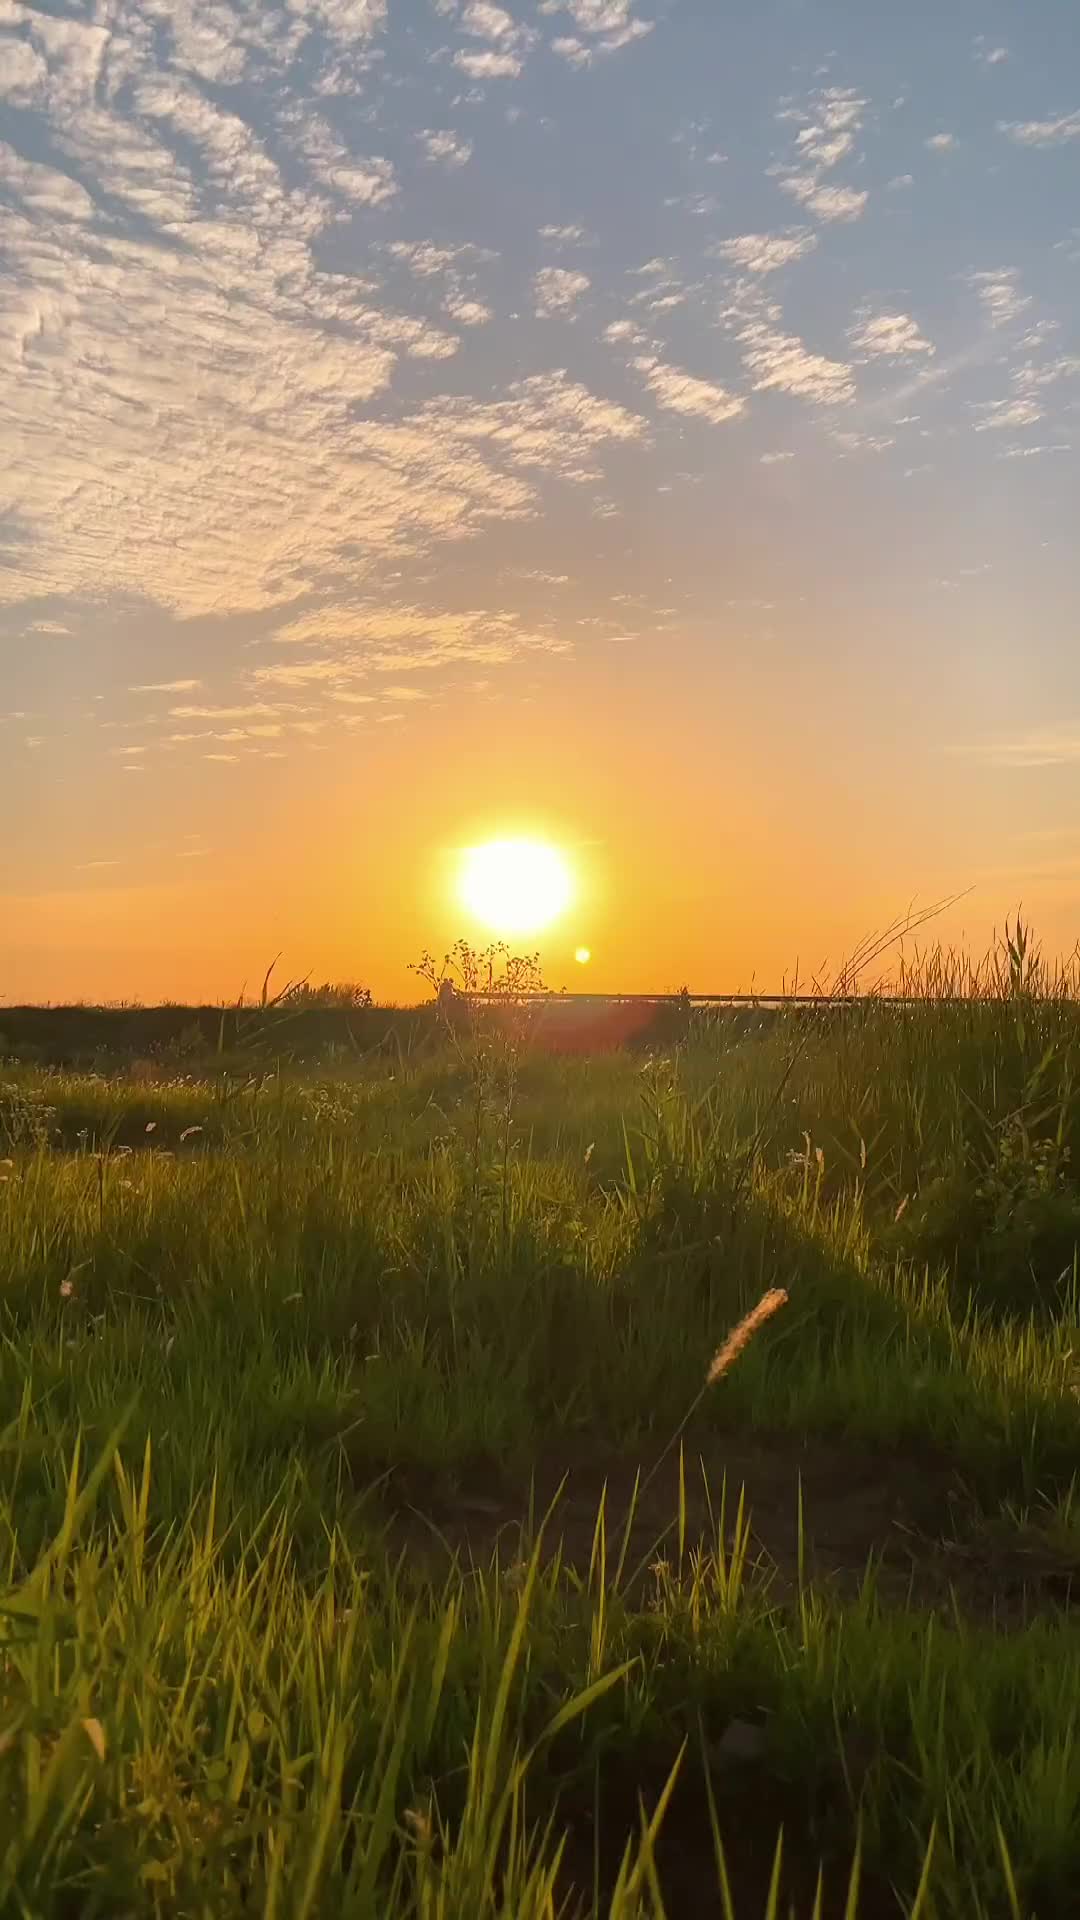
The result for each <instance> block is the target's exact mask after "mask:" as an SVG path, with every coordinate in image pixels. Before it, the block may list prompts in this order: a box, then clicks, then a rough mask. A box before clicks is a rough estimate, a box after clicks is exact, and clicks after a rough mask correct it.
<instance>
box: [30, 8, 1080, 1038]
mask: <svg viewBox="0 0 1080 1920" xmlns="http://www.w3.org/2000/svg"><path fill="white" fill-rule="evenodd" d="M1078 189H1080V34H1078V33H1077V31H1076V20H1075V17H1074V10H1073V7H1072V6H1071V5H1069V4H1066V3H1065V0H1026V3H1025V4H1024V5H1022V6H1021V5H1020V4H1019V0H1001V4H996V3H995V0H951V4H950V5H949V6H947V7H943V6H941V5H940V3H939V0H909V4H908V5H906V6H903V7H896V6H887V5H885V4H883V3H882V4H878V3H877V0H871V3H870V4H863V5H856V4H855V3H854V0H737V3H736V0H529V4H528V5H526V4H515V5H512V6H507V7H506V8H503V7H502V6H499V5H496V4H493V0H283V3H282V4H278V3H277V0H50V4H34V5H31V4H25V3H24V0H0V821H2V822H3V829H4V830H3V832H2V833H0V1001H2V1000H4V999H6V1000H7V1001H8V1002H9V1003H10V1002H13V1001H20V1000H27V999H29V1000H45V999H54V1000H55V999H63V998H87V999H101V998H123V997H140V998H142V999H146V1000H150V999H155V998H159V997H172V998H203V997H207V998H212V999H217V998H221V997H229V998H231V997H235V995H236V994H237V993H238V992H239V991H240V990H241V989H242V988H243V987H244V985H245V984H247V986H248V987H249V989H250V988H251V987H252V986H253V985H257V983H258V982H259V981H260V980H261V977H262V974H263V972H264V970H265V967H266V965H267V964H268V963H269V961H270V960H271V959H273V958H274V956H275V955H276V954H278V953H279V952H280V953H281V955H282V960H281V962H280V965H281V968H282V970H283V971H284V972H285V973H288V974H291V975H294V976H295V975H298V974H307V973H309V972H310V973H312V974H313V975H314V976H315V977H317V978H318V979H324V978H327V977H330V978H348V979H352V980H358V981H362V982H364V983H366V984H369V985H370V986H371V987H373V989H374V990H375V991H376V993H378V994H380V995H383V996H386V997H396V998H407V997H409V994H410V991H411V986H410V983H411V981H412V976H411V975H410V973H409V971H408V968H409V964H410V962H412V961H415V960H417V959H418V958H419V956H420V954H421V952H422V951H423V950H424V949H425V948H432V949H434V950H437V951H439V952H441V951H442V950H443V948H444V947H445V946H446V945H448V944H449V943H450V941H452V940H453V939H455V938H456V937H458V936H459V935H462V936H464V937H467V938H470V939H477V938H479V937H480V934H479V930H478V929H477V928H476V927H474V926H473V925H471V924H470V923H469V921H468V917H467V915H465V914H464V911H463V909H462V906H461V904H460V902H459V901H458V900H457V899H456V897H455V891H454V875H455V873H456V871H457V862H458V860H459V857H460V850H461V849H462V848H463V847H466V846H469V845H474V844H476V843H477V842H482V841H484V840H485V839H490V838H499V837H503V836H505V835H508V834H511V835H513V834H522V835H534V836H539V837H541V838H545V839H548V840H550V841H552V842H553V843H555V844H556V845H557V846H559V847H561V848H562V849H564V850H565V851H566V853H567V856H568V858H569V859H570V861H571V863H572V865H573V868H574V872H575V875H576V878H577V894H576V899H575V902H574V905H573V907H572V908H571V910H570V911H569V912H568V913H567V915H566V916H565V917H564V918H563V920H561V921H560V922H559V923H558V925H557V926H556V927H554V928H552V929H551V930H550V931H549V933H548V934H547V935H546V936H545V937H544V938H543V939H542V940H541V941H540V942H539V944H540V946H541V951H542V955H543V961H544V968H545V974H546V976H547V978H548V979H549V981H551V983H552V984H554V985H558V986H561V985H563V984H569V985H576V986H581V985H582V984H584V981H583V979H582V977H581V974H580V969H575V966H574V963H573V953H574V949H575V948H576V947H578V946H579V945H587V946H588V947H589V948H590V949H591V951H592V955H593V959H592V962H591V966H590V972H589V976H588V984H589V985H591V986H593V987H595V988H597V989H616V988H619V989H624V990H630V989H640V990H663V989H665V988H668V989H671V988H677V987H679V986H681V985H682V984H684V983H686V984H689V985H690V986H691V987H692V988H693V989H694V990H695V991H699V992H709V991H716V992H721V991H726V990H733V989H738V988H740V987H743V988H745V987H747V986H749V985H750V984H751V983H754V984H756V985H758V986H760V987H763V988H768V987H773V988H775V987H777V986H779V985H780V983H781V981H782V980H784V979H788V980H790V979H791V977H792V974H793V972H794V970H795V969H796V968H798V969H799V970H800V972H801V974H802V975H803V976H804V977H805V976H807V975H808V974H813V973H814V972H818V973H825V974H827V973H828V970H829V968H830V967H831V966H835V965H836V964H837V963H838V962H839V961H840V960H841V959H842V958H843V957H844V955H845V954H846V953H847V952H849V951H850V950H851V948H852V947H853V946H854V945H855V943H856V942H857V941H858V940H859V939H860V937H861V936H863V935H864V934H866V933H867V932H868V931H869V930H870V929H871V928H873V927H876V926H880V925H881V924H883V923H885V922H888V921H890V920H892V919H893V917H894V916H895V915H896V914H897V912H901V911H903V910H904V909H905V908H906V907H907V905H908V904H909V902H911V901H912V900H915V901H916V902H918V903H922V904H925V903H927V902H929V901H932V900H935V899H939V898H941V897H943V896H946V895H954V894H960V893H962V894H963V895H964V898H963V901H962V903H961V905H960V906H958V907H957V908H956V909H955V910H954V911H953V912H952V913H951V914H950V915H949V916H948V917H947V918H946V919H945V920H944V921H943V922H942V923H940V928H939V930H940V931H941V932H942V933H943V934H944V935H945V936H947V937H949V938H957V939H963V940H965V941H967V942H968V943H969V944H970V945H972V946H973V947H975V948H976V949H978V948H979V947H981V946H984V945H985V944H986V943H987V941H988V940H989V939H990V937H991V935H992V932H993V929H994V928H995V927H1000V926H1001V924H1002V922H1003V920H1004V918H1005V915H1006V914H1007V913H1011V912H1012V911H1013V910H1014V909H1015V908H1016V906H1017V905H1018V903H1021V902H1022V903H1023V905H1024V907H1025V909H1026V911H1027V912H1028V914H1029V915H1030V916H1031V917H1032V918H1033V919H1034V921H1035V925H1036V928H1037V930H1038V931H1039V932H1040V933H1041V935H1042V938H1043V941H1044V943H1045V945H1046V946H1047V948H1048V949H1050V950H1052V951H1059V950H1060V951H1065V950H1068V949H1070V948H1071V947H1072V946H1073V944H1074V941H1075V939H1076V936H1077V935H1078V934H1080V781H1078V774H1080V646H1078V644H1077V638H1078V632H1077V629H1078V613H1080V572H1078V568H1077V564H1076V558H1075V528H1076V526H1077V524H1078V519H1080V512H1078V510H1080V488H1078V484H1077V445H1078V440H1080V224H1078V222H1080V191H1078ZM529 944H530V945H533V944H537V942H535V941H533V942H530V943H529ZM575 975H576V977H574V976H575Z"/></svg>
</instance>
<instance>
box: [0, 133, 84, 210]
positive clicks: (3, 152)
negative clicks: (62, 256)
mask: <svg viewBox="0 0 1080 1920" xmlns="http://www.w3.org/2000/svg"><path fill="white" fill-rule="evenodd" d="M0 192H2V193H5V194H6V195H7V196H8V198H9V199H11V200H14V201H15V203H16V205H17V206H18V207H19V208H20V209H21V210H22V211H23V213H25V214H26V215H28V216H30V217H31V218H36V219H44V220H56V221H64V220H78V221H85V220H92V219H93V217H94V214H95V212H96V208H95V206H94V202H93V200H92V199H91V197H90V195H89V194H88V193H87V191H86V189H85V187H82V186H80V185H79V183H78V181H77V180H73V179H72V178H71V176H70V174H67V173H61V172H60V171H59V169H58V168H56V167H47V166H43V165H42V164H41V163H40V162H39V161H36V160H27V159H24V157H23V155H22V154H20V153H16V151H15V148H14V147H11V146H9V145H8V144H7V142H6V141H4V140H0Z"/></svg>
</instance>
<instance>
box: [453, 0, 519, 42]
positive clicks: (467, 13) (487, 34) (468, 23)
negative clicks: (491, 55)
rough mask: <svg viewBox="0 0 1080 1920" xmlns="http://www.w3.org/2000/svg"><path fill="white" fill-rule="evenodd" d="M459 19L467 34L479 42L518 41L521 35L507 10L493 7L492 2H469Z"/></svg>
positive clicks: (489, 0)
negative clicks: (470, 34)
mask: <svg viewBox="0 0 1080 1920" xmlns="http://www.w3.org/2000/svg"><path fill="white" fill-rule="evenodd" d="M459 18H460V23H461V25H462V27H463V28H464V29H465V32H466V33H472V34H475V35H476V37H477V39H479V40H517V38H518V36H519V33H520V28H519V27H518V26H517V25H516V24H515V22H514V20H513V18H512V17H511V15H510V14H508V13H507V11H506V8H505V7H496V6H493V5H492V4H491V0H468V4H467V5H466V6H465V7H463V8H462V11H461V14H460V16H459Z"/></svg>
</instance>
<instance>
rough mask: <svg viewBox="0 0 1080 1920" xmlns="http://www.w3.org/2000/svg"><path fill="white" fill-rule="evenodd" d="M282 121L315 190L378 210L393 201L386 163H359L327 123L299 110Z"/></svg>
mask: <svg viewBox="0 0 1080 1920" xmlns="http://www.w3.org/2000/svg"><path fill="white" fill-rule="evenodd" d="M284 119H285V124H286V126H287V127H288V128H289V129H290V130H291V140H290V143H291V145H292V146H293V147H294V149H295V150H296V152H297V153H299V154H300V155H301V156H302V157H303V159H304V160H305V162H306V163H307V168H308V171H309V173H310V175H311V177H312V179H313V180H315V181H316V183H317V184H318V185H319V186H322V187H326V188H327V189H328V191H329V192H331V193H333V194H336V195H337V196H338V198H340V199H342V200H347V201H350V202H351V203H352V204H354V205H356V206H363V207H378V206H383V205H384V204H385V203H386V201H387V200H391V199H393V196H394V195H395V194H396V192H397V190H398V184H397V180H396V178H395V175H394V169H393V167H392V166H391V164H390V162H389V160H384V159H382V158H381V156H378V155H375V156H373V157H371V158H368V159H359V158H358V157H356V156H355V155H353V154H351V153H350V152H349V149H348V148H347V147H346V146H345V145H344V144H343V142H342V141H341V140H340V139H339V138H338V137H337V135H336V134H335V133H334V131H333V128H332V127H331V126H330V125H329V124H328V123H327V121H325V120H323V119H321V118H320V117H319V116H318V115H317V114H311V113H308V112H307V111H305V109H304V108H302V107H296V108H294V109H293V110H292V111H291V112H290V113H289V114H288V115H287V116H284Z"/></svg>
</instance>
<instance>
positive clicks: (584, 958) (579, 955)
mask: <svg viewBox="0 0 1080 1920" xmlns="http://www.w3.org/2000/svg"><path fill="white" fill-rule="evenodd" d="M574 959H575V960H576V961H577V963H578V966H579V967H587V966H588V964H589V961H590V960H591V959H592V954H591V952H590V951H589V948H588V947H576V948H575V950H574Z"/></svg>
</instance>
